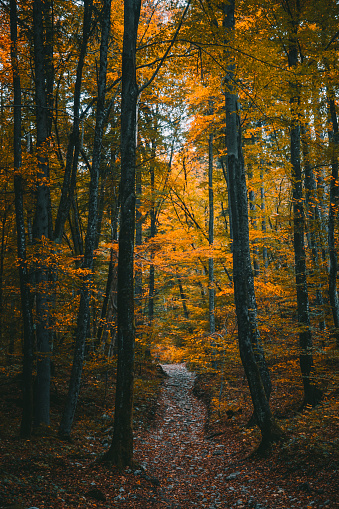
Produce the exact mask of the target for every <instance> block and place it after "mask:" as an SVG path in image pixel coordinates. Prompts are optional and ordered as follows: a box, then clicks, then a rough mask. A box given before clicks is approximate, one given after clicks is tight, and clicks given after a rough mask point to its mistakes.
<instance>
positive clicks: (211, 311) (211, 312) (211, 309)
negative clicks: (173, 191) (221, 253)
mask: <svg viewBox="0 0 339 509" xmlns="http://www.w3.org/2000/svg"><path fill="white" fill-rule="evenodd" d="M208 210H209V214H208V244H209V247H210V249H213V242H214V203H213V134H210V135H209V137H208ZM214 301H215V288H214V258H213V256H211V255H210V256H209V258H208V317H209V328H210V333H211V334H214V332H215V302H214Z"/></svg>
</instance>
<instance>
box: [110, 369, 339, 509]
mask: <svg viewBox="0 0 339 509" xmlns="http://www.w3.org/2000/svg"><path fill="white" fill-rule="evenodd" d="M163 369H164V370H165V371H166V373H167V374H168V375H169V378H168V379H166V381H165V383H164V387H163V390H162V395H161V398H160V401H159V403H158V405H159V410H158V417H157V421H156V426H155V428H154V430H153V431H151V432H150V433H149V434H147V435H145V434H137V435H136V444H135V458H136V460H137V461H139V462H140V464H141V465H142V466H143V468H144V469H145V470H144V471H143V470H136V471H134V476H135V478H136V479H138V476H140V479H141V478H143V479H147V480H148V481H150V482H149V486H150V488H149V491H148V493H147V496H146V497H145V492H144V491H143V493H142V494H141V493H140V496H139V495H138V493H137V492H136V491H134V493H133V494H132V493H131V494H130V497H129V502H128V503H127V504H126V502H127V500H126V498H125V496H126V495H125V494H122V495H121V502H122V503H121V504H119V505H120V507H133V508H134V507H135V508H136V507H138V508H139V507H140V508H144V509H147V508H149V507H152V508H157V509H163V508H164V509H165V508H166V509H179V508H180V509H186V508H187V509H188V508H193V507H199V508H208V509H215V508H224V509H242V508H251V509H278V508H285V509H296V508H298V509H306V508H310V509H311V508H312V509H316V508H319V509H321V508H331V509H332V508H334V507H337V505H336V503H335V502H334V501H333V500H326V495H324V494H322V495H321V496H320V497H319V496H318V493H317V490H316V488H314V489H313V486H312V489H311V488H310V486H309V483H308V482H305V479H303V478H302V477H298V479H295V478H294V477H293V474H292V475H291V476H290V477H286V476H282V475H280V473H279V471H277V470H274V469H272V468H271V466H270V462H269V460H268V461H264V462H258V463H257V462H256V461H254V460H252V461H249V460H248V459H247V458H246V455H247V454H248V451H246V454H244V450H243V449H242V444H241V441H240V440H239V436H236V435H232V434H231V433H230V434H229V435H222V436H219V437H214V438H212V439H211V438H210V439H209V438H208V437H206V436H205V435H204V425H205V419H206V409H205V407H204V405H203V404H202V403H201V402H200V401H198V400H197V399H196V398H195V397H194V396H193V394H192V388H193V383H194V377H195V375H194V374H193V373H190V372H189V371H188V370H187V369H186V366H185V364H175V365H163ZM131 473H132V472H131ZM319 481H320V479H319ZM137 482H138V481H137ZM322 482H323V480H322ZM322 491H323V490H322ZM319 493H320V490H319ZM115 501H116V502H119V496H118V497H117V498H115Z"/></svg>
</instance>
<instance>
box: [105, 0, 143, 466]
mask: <svg viewBox="0 0 339 509" xmlns="http://www.w3.org/2000/svg"><path fill="white" fill-rule="evenodd" d="M140 9H141V2H140V0H124V37H123V51H122V81H121V83H122V91H121V94H122V96H121V182H120V203H121V216H120V233H119V259H118V368H117V387H116V399H115V411H114V428H113V439H112V444H111V446H110V448H109V450H108V451H107V453H106V454H105V457H104V460H105V461H109V462H112V463H114V464H116V465H117V466H118V467H120V468H121V467H125V466H127V465H131V464H132V462H133V431H132V415H133V380H134V342H135V324H134V286H133V257H134V232H135V189H134V186H135V151H136V121H137V101H138V95H139V90H138V86H137V82H136V44H137V33H138V24H139V17H140Z"/></svg>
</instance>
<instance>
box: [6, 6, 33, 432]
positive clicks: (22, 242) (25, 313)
mask: <svg viewBox="0 0 339 509" xmlns="http://www.w3.org/2000/svg"><path fill="white" fill-rule="evenodd" d="M10 24H11V62H12V72H13V88H14V146H13V149H14V200H15V215H16V229H17V248H18V262H19V278H20V296H21V312H22V319H23V329H24V346H23V354H24V355H23V377H22V378H23V379H22V391H23V410H22V418H21V425H20V435H21V436H22V437H24V438H27V437H29V436H30V435H31V429H32V417H33V387H32V369H33V342H34V331H33V318H32V308H31V296H30V290H29V284H28V283H29V281H28V273H27V272H28V271H27V264H26V238H25V237H26V235H25V220H24V207H23V188H22V187H23V186H22V176H21V84H20V73H19V65H18V55H17V3H16V0H10Z"/></svg>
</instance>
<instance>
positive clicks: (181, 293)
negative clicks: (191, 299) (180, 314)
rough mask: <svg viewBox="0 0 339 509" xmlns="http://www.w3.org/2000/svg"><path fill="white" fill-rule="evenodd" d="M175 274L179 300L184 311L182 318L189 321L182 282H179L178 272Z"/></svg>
mask: <svg viewBox="0 0 339 509" xmlns="http://www.w3.org/2000/svg"><path fill="white" fill-rule="evenodd" d="M176 272H177V281H178V285H179V292H180V298H181V303H182V309H183V311H184V317H185V318H186V320H189V318H190V314H189V311H188V308H187V295H186V293H185V291H184V288H183V286H182V281H181V277H180V276H179V274H178V271H176Z"/></svg>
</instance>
